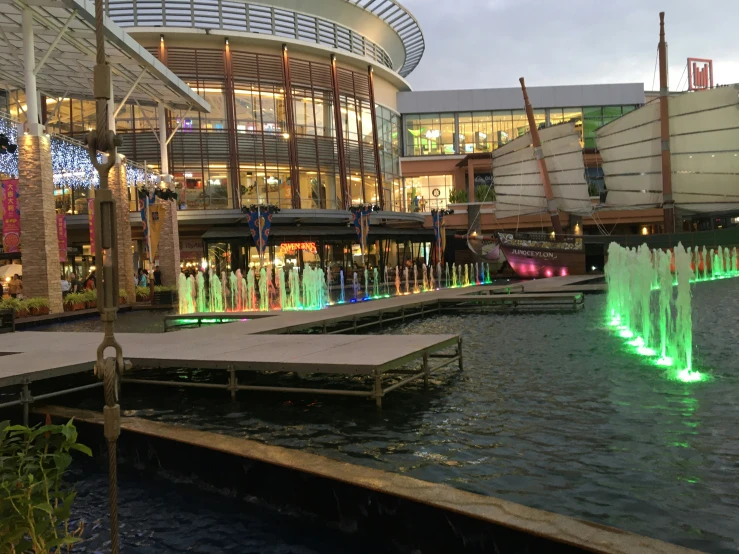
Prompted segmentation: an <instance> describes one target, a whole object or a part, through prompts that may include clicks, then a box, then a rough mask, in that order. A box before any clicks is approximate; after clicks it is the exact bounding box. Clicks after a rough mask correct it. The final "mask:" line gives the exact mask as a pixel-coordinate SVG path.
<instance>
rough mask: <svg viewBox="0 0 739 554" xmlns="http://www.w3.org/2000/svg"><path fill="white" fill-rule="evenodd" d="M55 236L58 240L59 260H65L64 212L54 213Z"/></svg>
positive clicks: (65, 223)
mask: <svg viewBox="0 0 739 554" xmlns="http://www.w3.org/2000/svg"><path fill="white" fill-rule="evenodd" d="M56 236H57V240H58V241H59V261H60V262H61V263H66V261H67V217H66V216H65V215H64V214H56Z"/></svg>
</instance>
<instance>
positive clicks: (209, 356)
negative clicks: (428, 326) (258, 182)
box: [0, 277, 592, 409]
mask: <svg viewBox="0 0 739 554" xmlns="http://www.w3.org/2000/svg"><path fill="white" fill-rule="evenodd" d="M587 279H592V277H589V278H587ZM580 280H586V279H583V278H574V279H573V278H567V277H560V278H553V279H548V280H546V281H548V283H547V285H548V286H556V285H559V286H560V287H562V286H563V285H567V284H570V283H572V282H575V283H577V282H580ZM535 283H537V282H534V283H524V284H523V287H524V290H526V292H525V293H518V292H517V293H515V294H514V293H513V292H512V289H511V288H510V285H503V286H500V285H499V286H492V285H489V286H477V287H464V288H454V289H443V290H439V291H433V292H427V293H422V294H410V295H401V296H396V297H391V298H384V299H379V300H371V301H360V302H349V303H346V304H342V305H339V306H332V307H331V308H329V309H325V310H316V311H285V312H242V313H225V314H224V313H218V314H189V315H186V316H170V317H168V318H167V321H166V323H165V325H166V326H168V327H171V326H177V323H176V322H177V321H178V320H179V321H182V320H184V321H185V324H188V325H201V324H202V323H205V322H207V321H211V320H212V321H221V322H222V321H232V320H236V322H234V323H231V324H229V325H206V326H203V327H201V328H197V329H184V330H181V331H179V332H177V333H166V334H156V335H152V334H142V333H118V334H117V335H116V337H117V339H118V341H119V342H120V344H121V346H122V347H123V352H124V357H125V358H126V359H127V360H130V361H131V362H132V364H133V367H134V369H140V368H172V369H174V368H177V369H181V368H203V369H211V370H214V371H222V372H225V374H226V377H227V378H228V381H227V382H223V383H199V382H191V381H183V380H181V379H180V380H177V381H158V380H151V379H148V380H143V379H141V380H138V379H136V378H135V372H131V373H128V374H126V378H125V380H126V381H136V382H138V383H141V384H149V385H171V386H178V387H185V386H200V387H208V388H220V389H224V390H227V391H230V393H231V395H235V394H236V392H237V391H241V390H257V391H267V390H269V391H272V390H282V391H287V392H311V393H320V394H349V395H352V396H366V397H370V398H374V399H375V402H376V403H377V405H378V406H379V405H380V404H381V403H382V397H383V396H384V395H385V394H387V393H388V392H390V391H392V390H395V389H397V388H398V387H401V386H403V385H405V384H408V383H410V382H412V381H415V380H417V379H423V380H424V381H426V382H428V378H429V376H430V375H431V374H432V373H434V372H435V371H438V370H440V369H442V368H445V367H447V366H450V365H452V364H453V363H455V362H456V363H457V364H458V365H459V368H460V369H461V368H462V367H463V357H462V356H463V354H462V341H461V338H460V337H459V336H457V335H402V336H393V335H371V336H362V335H357V334H352V335H346V334H345V333H347V332H352V333H357V331H359V330H361V329H364V328H366V327H370V326H380V328H382V326H383V325H386V324H389V323H392V322H402V321H405V320H406V319H408V318H412V317H423V316H425V315H428V314H432V313H439V312H442V311H444V310H447V309H454V310H458V309H495V310H503V311H518V310H530V309H538V310H552V309H554V310H577V309H580V308H582V305H583V295H582V294H581V293H578V292H567V293H561V292H558V293H538V292H533V291H532V292H531V293H530V292H528V291H529V288H530V286H531V285H534V284H535ZM506 287H508V289H507V290H506ZM533 288H534V290H535V288H536V287H535V286H534V287H533ZM501 290H503V292H504V293H503V294H493V293H495V292H499V291H501ZM560 290H561V289H560ZM238 320H247V321H238ZM305 332H312V334H310V335H305V336H302V337H301V336H293V337H291V338H290V339H289V340H286V339H285V338H284V336H282V335H284V334H299V333H305ZM101 340H102V333H81V332H78V333H66V332H53V333H52V332H33V331H27V332H16V333H10V334H5V335H0V388H3V387H8V386H12V385H21V386H22V390H21V397H20V399H19V400H15V401H11V402H6V403H4V404H0V408H2V407H7V406H9V405H13V404H22V405H24V406H25V408H26V409H27V408H28V404H30V403H31V402H32V401H33V399H32V397H31V394H30V389H29V385H30V384H31V383H32V382H35V381H39V380H42V379H49V378H53V377H61V376H65V375H71V374H76V373H84V372H89V371H90V370H92V369H93V367H94V362H95V352H96V349H97V346H98V345H99V344H100V342H101ZM239 372H290V373H296V374H334V375H355V376H365V377H367V378H368V379H372V381H373V384H372V387H371V389H370V390H345V389H310V388H301V387H277V386H275V387H264V386H255V385H249V384H245V383H243V382H242V383H239V381H238V373H239ZM390 379H392V381H390ZM92 386H96V385H85V386H84V387H92ZM72 390H79V388H76V389H70V390H69V391H58V392H57V393H51V394H50V395H45V396H46V397H51V396H54V395H56V394H61V393H63V392H70V391H72Z"/></svg>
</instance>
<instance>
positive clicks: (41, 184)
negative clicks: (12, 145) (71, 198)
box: [18, 8, 64, 313]
mask: <svg viewBox="0 0 739 554" xmlns="http://www.w3.org/2000/svg"><path fill="white" fill-rule="evenodd" d="M22 27H23V63H24V71H25V75H24V77H25V85H26V115H27V117H28V122H27V124H26V129H25V133H19V136H18V177H19V181H20V183H22V189H21V191H20V196H19V199H18V203H19V206H20V211H21V241H22V242H21V253H22V256H23V257H22V262H23V270H24V275H23V295H24V296H25V297H26V298H31V297H42V298H47V299H48V300H49V311H50V312H51V313H58V312H62V311H64V307H63V305H62V288H61V264H60V263H59V242H58V238H57V233H56V206H55V202H54V180H53V176H52V170H51V139H50V138H49V136H48V135H45V134H44V128H43V126H41V125H39V122H38V121H39V119H38V115H39V114H38V103H37V99H38V92H37V90H36V76H35V75H34V70H35V68H36V57H35V52H34V45H33V14H32V13H31V11H30V9H28V8H25V9H24V10H23V16H22Z"/></svg>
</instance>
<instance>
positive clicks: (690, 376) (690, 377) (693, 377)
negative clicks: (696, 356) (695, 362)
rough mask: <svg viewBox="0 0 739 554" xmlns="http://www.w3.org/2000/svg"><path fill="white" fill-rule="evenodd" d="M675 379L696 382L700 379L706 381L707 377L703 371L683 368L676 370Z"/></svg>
mask: <svg viewBox="0 0 739 554" xmlns="http://www.w3.org/2000/svg"><path fill="white" fill-rule="evenodd" d="M675 379H677V380H678V381H682V382H683V383H698V382H701V381H708V379H709V377H708V375H706V374H705V373H701V372H700V371H693V370H692V369H683V370H680V371H678V372H677V374H676V375H675Z"/></svg>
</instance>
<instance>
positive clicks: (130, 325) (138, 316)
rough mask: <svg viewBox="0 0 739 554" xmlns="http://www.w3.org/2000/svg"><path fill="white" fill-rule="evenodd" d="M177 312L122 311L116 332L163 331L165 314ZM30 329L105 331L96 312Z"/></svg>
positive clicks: (117, 321) (116, 325)
mask: <svg viewBox="0 0 739 554" xmlns="http://www.w3.org/2000/svg"><path fill="white" fill-rule="evenodd" d="M175 313H177V312H176V311H174V310H136V311H125V312H120V313H119V314H118V317H117V319H116V322H115V332H116V333H163V332H164V316H167V315H172V314H175ZM29 331H65V332H74V331H84V332H95V331H99V332H101V333H102V332H103V323H102V322H101V321H100V315H99V314H94V315H91V316H90V317H85V318H82V319H74V320H71V321H64V322H60V323H51V324H49V325H40V326H37V327H32V328H29Z"/></svg>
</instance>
